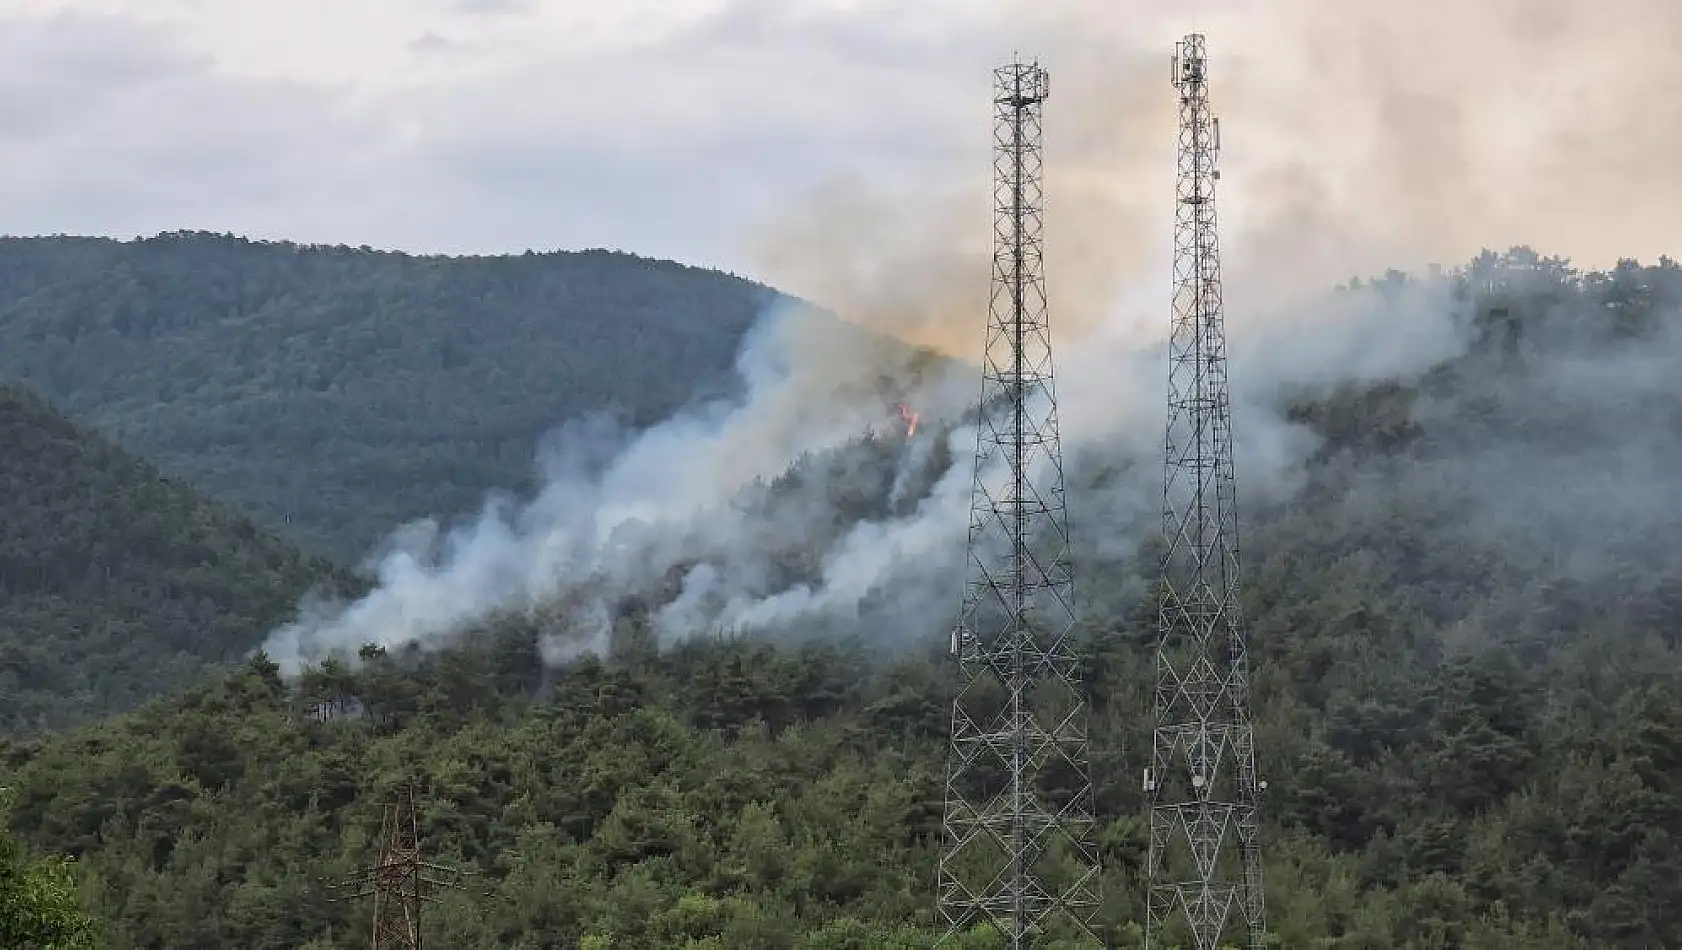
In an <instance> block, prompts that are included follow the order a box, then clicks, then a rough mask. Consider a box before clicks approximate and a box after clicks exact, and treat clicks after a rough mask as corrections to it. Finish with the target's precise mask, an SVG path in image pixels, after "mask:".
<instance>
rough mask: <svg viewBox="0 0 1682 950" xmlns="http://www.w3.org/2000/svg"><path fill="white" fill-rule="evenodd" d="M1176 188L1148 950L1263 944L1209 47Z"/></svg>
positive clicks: (1186, 86) (1184, 79)
mask: <svg viewBox="0 0 1682 950" xmlns="http://www.w3.org/2000/svg"><path fill="white" fill-rule="evenodd" d="M1173 78H1174V86H1175V88H1177V89H1178V90H1179V94H1180V143H1179V185H1178V193H1177V198H1178V201H1177V205H1176V215H1175V226H1174V325H1173V333H1172V336H1171V339H1170V343H1169V371H1168V426H1167V429H1168V433H1167V435H1168V438H1167V466H1166V478H1165V487H1164V492H1163V509H1162V511H1163V520H1162V528H1163V536H1164V541H1165V543H1166V552H1165V554H1164V556H1163V572H1162V586H1161V603H1160V608H1161V612H1160V635H1161V639H1160V640H1159V642H1158V645H1157V661H1156V698H1155V713H1156V716H1155V720H1156V732H1155V737H1154V742H1153V749H1152V756H1151V766H1150V768H1149V769H1147V770H1146V771H1145V781H1144V787H1145V796H1146V799H1147V801H1148V802H1149V806H1150V826H1151V842H1150V855H1149V858H1148V861H1147V865H1148V875H1149V878H1150V894H1149V912H1148V915H1147V921H1146V938H1145V945H1146V946H1147V947H1163V946H1168V945H1170V944H1172V943H1175V942H1178V941H1179V940H1184V939H1189V940H1190V941H1191V944H1192V946H1195V947H1196V948H1197V950H1215V948H1216V947H1218V946H1220V944H1221V940H1222V938H1223V936H1225V935H1227V934H1228V933H1229V932H1230V930H1234V929H1238V930H1241V931H1242V932H1243V933H1245V935H1246V938H1247V940H1248V945H1249V946H1250V947H1251V948H1260V947H1261V946H1262V939H1263V931H1264V929H1265V922H1266V921H1265V916H1266V915H1265V906H1264V904H1263V900H1262V882H1261V840H1260V825H1259V819H1258V814H1257V796H1258V792H1259V790H1260V787H1262V786H1260V785H1259V783H1258V782H1257V779H1256V761H1255V746H1254V742H1253V739H1252V736H1251V728H1250V713H1249V687H1250V671H1249V656H1248V652H1247V650H1248V648H1247V645H1246V642H1245V641H1246V632H1245V627H1244V618H1243V616H1242V615H1241V613H1240V611H1239V605H1238V580H1239V572H1238V523H1237V513H1236V504H1235V498H1236V493H1235V489H1234V485H1233V473H1232V419H1231V406H1230V402H1229V399H1228V396H1227V378H1226V331H1225V327H1224V326H1223V318H1222V315H1221V274H1220V252H1219V246H1218V244H1217V243H1216V239H1215V183H1216V182H1217V181H1218V180H1219V179H1220V172H1219V171H1217V170H1216V167H1215V163H1216V159H1217V158H1218V156H1219V153H1220V126H1219V124H1218V122H1217V120H1216V119H1214V118H1213V117H1212V116H1211V115H1210V112H1209V88H1208V60H1207V59H1206V58H1205V55H1204V38H1203V35H1202V34H1201V33H1192V34H1190V35H1188V36H1186V38H1185V39H1184V40H1182V41H1181V42H1180V43H1179V46H1178V48H1177V50H1176V52H1175V56H1174V63H1173Z"/></svg>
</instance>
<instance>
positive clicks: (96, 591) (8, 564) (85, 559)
mask: <svg viewBox="0 0 1682 950" xmlns="http://www.w3.org/2000/svg"><path fill="white" fill-rule="evenodd" d="M0 446H4V450H3V451H0V731H4V732H14V731H18V730H30V729H38V728H41V727H44V726H53V725H63V724H66V723H69V722H72V721H75V720H78V719H81V718H84V717H87V716H90V715H98V714H102V713H107V712H113V711H117V710H123V709H129V708H132V707H134V706H136V705H138V704H139V703H140V702H141V701H142V700H145V699H148V698H150V697H153V696H156V695H158V694H159V693H162V692H166V691H168V690H171V689H175V688H178V687H181V686H185V685H187V684H188V683H191V682H195V681H197V680H199V679H202V678H203V677H204V676H206V675H209V673H210V671H211V669H212V668H213V667H214V666H216V665H218V664H224V665H225V664H227V663H230V662H235V661H237V660H239V659H240V658H242V657H243V656H245V655H246V654H247V653H249V652H250V650H251V649H252V648H253V647H254V646H256V645H257V643H259V642H260V641H261V639H262V635H263V633H264V632H266V631H267V630H268V629H269V628H270V627H272V626H273V625H274V624H275V623H277V622H279V621H281V620H283V619H284V618H286V617H287V616H288V615H290V614H291V613H292V611H293V610H295V609H296V607H297V604H298V601H299V598H300V597H302V596H303V595H304V594H305V593H306V592H307V591H309V590H310V589H311V588H316V587H319V588H321V589H322V590H323V591H324V592H330V591H337V592H348V591H350V590H352V589H354V588H355V587H356V586H357V585H358V583H359V582H358V581H357V580H356V579H355V578H354V577H352V576H350V574H349V573H348V572H347V571H345V570H343V569H342V568H339V567H338V566H336V565H334V564H333V563H331V562H329V561H327V560H325V559H322V558H318V557H313V558H312V557H308V556H305V555H303V554H300V553H299V552H298V550H297V549H296V547H295V546H294V545H292V544H290V543H289V542H287V541H284V540H282V539H281V538H279V537H276V536H275V535H274V534H273V533H272V532H270V531H268V530H266V529H264V528H261V527H259V526H257V525H256V524H254V523H253V522H252V521H251V519H249V518H247V517H246V516H244V515H242V514H240V513H239V512H237V511H235V510H234V509H232V508H230V507H228V506H227V505H224V504H221V503H219V502H213V501H210V500H208V499H206V498H204V497H203V496H201V495H200V494H198V493H197V492H195V491H194V490H193V489H191V488H190V487H188V486H187V485H185V484H183V483H182V482H180V481H179V480H177V479H173V478H167V477H165V476H164V475H162V474H161V473H160V472H159V471H158V470H157V469H156V468H154V467H153V466H152V465H150V464H148V463H146V462H143V461H140V460H138V459H136V458H134V457H132V456H130V455H129V454H127V453H126V452H124V451H123V450H121V449H119V448H117V447H116V446H114V445H112V444H111V443H110V442H109V441H107V440H106V439H104V438H101V437H100V436H98V435H95V434H93V433H90V432H87V431H85V430H83V429H82V428H80V427H78V426H76V425H74V424H73V423H71V422H70V421H68V420H67V419H65V418H64V417H63V416H61V415H59V414H58V413H56V412H55V411H53V409H52V408H51V407H49V406H48V405H46V403H45V402H43V401H42V400H41V399H40V398H39V397H37V396H36V395H34V394H32V393H30V392H28V391H27V390H24V389H22V388H20V387H18V386H14V385H0Z"/></svg>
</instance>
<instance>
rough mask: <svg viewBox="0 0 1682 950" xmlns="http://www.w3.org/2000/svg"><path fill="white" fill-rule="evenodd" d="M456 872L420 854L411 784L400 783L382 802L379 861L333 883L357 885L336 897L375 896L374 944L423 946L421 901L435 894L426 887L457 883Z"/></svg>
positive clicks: (386, 949) (380, 949)
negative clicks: (391, 798)
mask: <svg viewBox="0 0 1682 950" xmlns="http://www.w3.org/2000/svg"><path fill="white" fill-rule="evenodd" d="M436 875H446V877H445V878H443V879H440V878H439V877H437V876H436ZM459 875H460V872H458V871H455V870H453V869H451V868H446V867H442V866H440V865H437V864H432V863H429V862H427V861H424V860H422V859H421V851H420V826H419V823H418V822H417V820H416V818H415V788H414V786H413V785H412V784H405V785H403V786H402V787H401V788H399V789H398V791H397V797H396V799H395V800H394V801H392V802H390V803H388V804H387V805H386V806H385V818H384V820H383V821H382V822H381V827H380V860H379V863H377V864H375V865H374V866H372V867H368V868H363V869H362V870H360V871H358V872H357V873H356V874H355V875H354V876H352V877H351V878H349V879H348V880H345V881H342V882H340V883H339V884H337V885H336V886H337V887H342V888H355V889H356V893H354V894H347V895H345V896H344V897H340V898H336V900H355V899H358V898H363V897H372V898H373V899H374V938H373V944H372V946H373V950H421V906H422V905H423V904H426V903H432V902H435V901H436V900H437V898H435V897H433V896H432V895H431V894H430V893H428V891H429V890H430V889H433V888H438V887H459V886H460V884H459Z"/></svg>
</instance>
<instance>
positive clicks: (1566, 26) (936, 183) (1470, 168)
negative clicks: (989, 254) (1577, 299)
mask: <svg viewBox="0 0 1682 950" xmlns="http://www.w3.org/2000/svg"><path fill="white" fill-rule="evenodd" d="M1183 6H1196V7H1197V8H1198V17H1199V19H1198V20H1194V21H1188V20H1187V19H1186V17H1185V15H1184V14H1183V13H1178V12H1176V11H1175V8H1176V7H1183ZM1382 6H1383V7H1387V8H1390V9H1385V10H1381V9H1380V7H1381V5H1379V4H1376V3H1372V4H1369V3H1368V2H1367V0H1203V2H1200V3H1198V4H1190V3H1175V2H1170V0H1104V2H1093V0H1035V2H1032V3H1027V2H1017V0H0V231H4V232H7V233H14V234H38V233H55V232H69V233H91V234H108V235H114V236H119V237H133V236H135V235H139V234H152V233H155V232H157V231H161V230H174V229H177V228H194V229H210V230H218V231H232V232H236V233H241V234H247V235H252V236H258V237H277V238H290V239H294V240H299V241H314V242H331V243H341V242H342V243H349V244H364V243H366V244H371V245H375V246H378V247H389V248H401V249H407V250H418V251H443V252H500V251H519V250H523V249H525V248H528V247H533V248H540V249H546V248H555V247H561V248H581V247H596V246H605V247H616V248H623V249H626V250H632V251H636V252H638V253H643V254H648V255H653V256H659V257H671V258H676V259H680V260H684V261H687V262H693V263H700V264H707V265H715V266H721V267H725V268H727V269H732V270H736V271H738V272H748V273H755V274H759V275H761V276H768V277H771V278H773V279H775V278H777V277H778V276H779V275H778V274H777V273H769V274H767V273H765V272H766V271H767V269H768V268H769V269H770V270H772V271H775V270H776V267H774V266H771V265H767V264H766V263H765V261H766V258H767V252H766V250H765V247H766V245H767V243H768V242H769V243H770V244H773V245H774V244H776V243H777V242H778V240H779V238H778V236H779V235H781V234H783V233H785V231H787V230H788V228H789V227H790V224H789V222H790V220H791V219H793V220H795V221H797V222H800V224H798V225H797V226H796V227H797V229H798V228H805V229H807V230H810V228H811V225H812V223H813V221H812V220H811V219H812V218H813V216H814V215H815V216H816V217H817V219H818V221H819V223H820V224H821V222H822V220H823V218H824V216H825V215H839V216H842V217H846V216H857V215H862V214H867V213H868V212H867V211H866V210H864V209H867V208H869V207H875V206H876V205H873V204H872V202H882V203H886V204H887V205H888V206H895V205H897V204H898V203H899V200H898V198H897V197H896V196H901V197H903V196H908V195H909V196H920V198H919V199H918V200H921V199H923V198H927V196H926V195H924V194H923V193H924V192H929V191H938V190H940V189H942V188H947V187H948V186H952V187H951V188H950V189H949V190H951V193H952V194H953V195H956V194H958V193H960V191H961V189H957V188H956V186H955V182H956V181H957V180H960V179H961V180H964V181H966V182H970V183H973V182H974V181H976V180H979V179H976V177H975V176H977V175H980V176H983V178H984V176H985V174H986V173H987V170H988V168H989V165H988V156H987V154H986V149H987V148H988V145H989V127H988V123H989V108H990V106H989V102H988V99H989V90H988V87H987V84H988V82H989V73H988V70H989V68H990V67H991V66H993V65H995V64H996V63H997V62H998V61H1000V60H1001V59H1008V58H1009V56H1010V55H1011V54H1012V52H1013V51H1014V50H1017V49H1020V50H1021V52H1022V53H1024V54H1025V55H1039V56H1041V57H1043V58H1044V59H1045V60H1046V62H1047V65H1048V66H1049V67H1050V69H1051V72H1052V103H1051V104H1050V105H1049V106H1048V118H1047V133H1046V134H1047V138H1048V143H1047V152H1048V162H1056V161H1058V160H1059V155H1060V154H1061V155H1063V156H1066V157H1067V159H1068V161H1067V163H1066V164H1065V165H1064V166H1063V167H1065V168H1067V169H1071V170H1073V169H1076V168H1077V167H1078V168H1079V170H1080V171H1081V172H1082V174H1083V175H1084V176H1085V178H1086V186H1092V185H1093V181H1095V180H1097V179H1105V181H1104V182H1102V183H1100V185H1101V187H1102V188H1105V189H1107V192H1106V193H1107V194H1108V195H1109V196H1110V198H1111V199H1113V201H1114V203H1115V206H1116V207H1117V208H1121V207H1123V206H1126V207H1127V208H1129V209H1133V210H1136V211H1137V214H1136V215H1134V216H1129V215H1127V214H1122V213H1119V212H1118V213H1117V214H1114V215H1110V216H1108V217H1104V218H1102V221H1103V222H1106V224H1105V225H1104V226H1105V227H1108V228H1110V229H1111V230H1121V229H1131V230H1132V231H1136V232H1138V233H1136V234H1131V235H1128V236H1115V237H1112V238H1106V239H1105V240H1113V241H1115V242H1116V247H1117V248H1128V247H1131V246H1132V245H1133V244H1134V243H1137V242H1140V241H1143V242H1144V243H1147V244H1149V243H1152V242H1153V241H1156V240H1157V239H1158V238H1161V237H1165V236H1166V234H1167V229H1168V226H1169V224H1168V222H1169V220H1170V218H1169V215H1170V213H1171V200H1170V199H1168V198H1167V197H1166V196H1167V195H1169V194H1171V192H1169V191H1164V190H1161V189H1162V188H1163V187H1164V183H1165V182H1166V181H1167V179H1166V176H1167V175H1168V174H1171V164H1170V163H1171V157H1172V155H1171V151H1170V150H1171V148H1172V135H1171V131H1170V127H1169V126H1167V125H1164V124H1163V122H1164V120H1165V119H1167V120H1171V118H1172V110H1171V107H1172V91H1171V89H1169V86H1168V69H1167V56H1168V53H1169V51H1170V50H1171V48H1172V45H1173V41H1174V39H1175V38H1176V37H1177V36H1178V35H1180V33H1181V32H1183V31H1184V30H1185V29H1188V28H1201V29H1206V30H1208V32H1209V33H1210V43H1211V49H1212V50H1213V51H1214V53H1215V55H1216V57H1217V61H1218V63H1219V64H1220V65H1223V66H1225V65H1226V64H1229V63H1230V64H1231V68H1230V70H1229V71H1228V72H1225V73H1222V72H1220V71H1217V73H1216V88H1215V94H1216V99H1217V106H1218V107H1222V108H1223V113H1222V114H1223V117H1224V119H1225V122H1224V124H1225V125H1226V126H1227V130H1228V134H1227V136H1226V140H1227V143H1226V148H1227V152H1228V155H1227V158H1226V160H1227V163H1228V167H1229V171H1228V175H1227V178H1226V181H1225V187H1226V188H1227V193H1228V194H1229V195H1231V197H1232V203H1231V207H1230V211H1231V218H1230V220H1232V222H1233V226H1232V227H1231V228H1230V229H1229V233H1230V234H1231V235H1232V239H1231V241H1230V242H1229V243H1236V244H1238V245H1239V253H1243V247H1244V246H1245V245H1246V244H1248V243H1258V244H1259V243H1260V242H1258V241H1257V240H1256V239H1257V237H1259V236H1260V235H1262V234H1264V233H1269V232H1271V233H1275V234H1288V235H1289V236H1290V240H1291V241H1308V240H1309V238H1307V237H1305V236H1304V235H1305V234H1309V233H1312V234H1320V235H1329V236H1330V237H1329V238H1322V239H1321V240H1320V241H1319V244H1318V245H1317V247H1318V249H1319V252H1321V253H1328V251H1327V248H1333V249H1336V250H1337V251H1338V253H1339V254H1342V252H1343V250H1345V249H1346V248H1347V246H1349V245H1351V244H1354V243H1359V242H1360V241H1365V242H1366V243H1367V244H1368V245H1371V246H1372V247H1374V248H1376V249H1377V251H1376V252H1375V253H1377V255H1378V256H1372V257H1370V259H1368V258H1349V259H1345V257H1342V256H1340V257H1338V260H1337V261H1336V264H1335V266H1334V268H1333V269H1336V268H1337V267H1347V266H1366V265H1369V264H1371V263H1372V262H1374V261H1378V260H1387V258H1385V257H1383V255H1386V254H1393V255H1395V256H1397V257H1398V258H1407V257H1409V256H1433V257H1437V258H1439V259H1448V260H1452V259H1453V256H1454V255H1456V254H1459V253H1461V252H1462V251H1466V250H1475V249H1476V248H1477V247H1478V246H1481V245H1483V244H1485V243H1499V242H1502V241H1507V240H1523V241H1530V242H1533V243H1536V244H1538V245H1543V249H1544V250H1550V251H1557V252H1560V253H1566V254H1571V255H1574V256H1577V257H1579V258H1582V259H1585V260H1587V261H1589V262H1591V263H1599V262H1602V261H1601V260H1598V259H1604V258H1607V257H1609V256H1616V255H1617V254H1620V253H1622V254H1631V255H1638V256H1643V257H1646V258H1649V259H1650V258H1652V257H1654V256H1656V255H1657V254H1658V253H1660V252H1664V251H1669V252H1671V253H1675V252H1676V250H1677V248H1676V246H1675V245H1676V244H1678V243H1682V242H1678V241H1677V240H1676V239H1677V237H1678V236H1679V234H1682V224H1679V221H1682V206H1679V204H1678V201H1677V196H1678V195H1682V186H1679V179H1682V176H1679V175H1678V174H1677V173H1676V172H1674V171H1672V169H1673V168H1674V167H1676V164H1677V161H1678V158H1677V152H1676V150H1675V149H1674V148H1673V145H1674V144H1675V143H1676V142H1677V141H1678V140H1679V139H1682V131H1679V129H1682V121H1678V120H1679V119H1682V116H1679V115H1678V111H1677V110H1678V108H1679V107H1678V105H1677V103H1679V102H1682V73H1679V71H1678V69H1677V67H1676V66H1674V65H1672V61H1673V60H1675V59H1676V57H1674V55H1673V53H1674V48H1675V47H1676V46H1677V44H1678V43H1679V42H1682V36H1679V35H1678V32H1677V29H1678V24H1679V23H1682V16H1679V15H1678V14H1677V8H1679V7H1682V4H1678V3H1675V2H1674V0H1602V2H1600V3H1596V4H1593V5H1589V4H1583V3H1576V2H1566V0H1522V2H1521V0H1455V2H1450V0H1417V2H1414V3H1407V4H1384V5H1382ZM1357 10H1358V11H1359V12H1358V13H1357V12H1355V11H1357ZM1220 57H1226V59H1225V60H1224V61H1222V60H1220ZM1112 74H1113V75H1112ZM1146 80H1148V82H1147V81H1146ZM1223 81H1224V82H1225V83H1226V85H1224V86H1223V85H1221V83H1222V82H1223ZM1058 109H1063V110H1064V111H1063V112H1062V113H1059V112H1058V111H1057V110H1058ZM1497 120H1498V121H1497ZM1060 123H1061V124H1060ZM1128 135H1131V136H1132V138H1131V139H1129V138H1127V136H1128ZM1118 142H1120V143H1122V144H1121V145H1118V144H1117V143H1118ZM1059 149H1062V152H1061V153H1059V151H1058V150H1059ZM1106 163H1108V164H1106ZM1110 165H1113V166H1114V174H1113V175H1111V174H1110V173H1109V172H1108V171H1106V169H1107V168H1108V167H1110ZM1076 177H1077V176H1075V175H1069V176H1068V178H1069V180H1070V182H1073V183H1072V184H1068V185H1066V186H1063V185H1059V186H1058V187H1062V188H1064V190H1063V191H1062V192H1059V191H1058V188H1057V187H1054V188H1052V189H1051V192H1050V194H1051V201H1052V207H1053V215H1052V217H1051V218H1050V222H1051V226H1052V227H1056V224H1057V221H1058V218H1057V217H1056V214H1055V212H1056V209H1057V208H1058V207H1060V206H1059V205H1058V204H1057V201H1058V200H1059V195H1060V194H1061V195H1062V197H1063V204H1062V205H1061V207H1065V208H1066V207H1069V206H1070V205H1081V204H1084V203H1085V197H1084V193H1083V192H1081V191H1080V190H1079V188H1080V187H1082V186H1081V185H1080V183H1079V182H1075V179H1076ZM838 182H839V183H851V184H848V185H844V186H838V185H837V183H838ZM860 183H863V184H860ZM1053 184H1056V183H1055V182H1054V183H1053ZM838 187H839V189H840V190H839V191H838V190H837V189H838ZM814 196H822V197H821V199H820V198H818V197H814ZM855 198H856V200H855ZM867 199H868V200H867ZM934 204H935V202H932V201H931V202H929V206H930V207H931V208H932V207H933V206H934ZM920 207H921V206H919V205H917V202H916V200H913V201H912V210H910V211H904V210H902V211H901V212H899V213H901V214H911V215H916V214H919V213H921V212H920V211H919V210H918V209H919V208H920ZM965 207H967V206H965ZM972 210H973V211H974V212H975V214H976V215H977V217H975V219H974V220H975V221H979V223H980V228H979V229H977V230H978V232H979V234H980V235H981V237H982V239H983V240H985V238H986V236H987V233H988V232H987V229H986V215H987V213H988V209H987V207H986V205H985V203H984V202H977V203H976V207H975V208H974V209H972ZM931 213H932V212H931ZM1392 219H1394V220H1393V221H1392ZM1451 219H1452V222H1451ZM964 220H965V221H966V224H965V225H964V226H963V227H962V228H960V230H961V231H963V232H964V233H968V229H969V223H967V222H969V221H970V219H964ZM893 227H894V229H895V230H896V231H902V230H905V229H907V228H909V229H911V230H918V229H920V228H922V225H921V224H919V223H916V222H911V223H907V222H904V221H901V222H899V223H898V224H895V225H894V226H893ZM929 231H930V235H931V236H930V238H929V240H944V238H937V237H934V236H933V235H935V234H940V233H944V232H942V230H941V229H940V228H931V229H929ZM850 233H851V234H852V235H853V237H851V238H849V237H848V236H847V235H845V234H843V235H841V236H840V237H838V238H837V240H842V241H845V240H858V241H863V242H871V241H875V242H876V243H880V241H879V239H880V237H881V232H880V230H873V229H872V228H871V227H870V226H864V227H860V228H856V229H854V230H853V231H852V232H850ZM1141 235H1148V236H1149V240H1146V238H1145V237H1141ZM1357 238H1358V239H1359V240H1357ZM1274 243H1275V244H1276V245H1280V243H1281V242H1280V241H1275V242H1274ZM1095 246H1099V247H1102V248H1103V249H1104V253H1109V246H1108V245H1105V244H1099V245H1095ZM1281 246H1282V245H1281ZM831 250H832V249H823V250H822V254H820V255H819V256H827V255H828V254H829V253H831ZM833 252H834V253H835V254H838V255H842V256H845V255H848V254H853V255H856V254H860V253H865V252H863V251H861V250H859V249H856V248H853V249H847V248H841V249H833ZM1116 253H1118V254H1120V253H1122V252H1121V251H1120V250H1117V252H1116ZM1098 256H1099V257H1101V256H1102V255H1098ZM1397 262H1398V263H1403V264H1407V263H1412V261H1411V260H1401V259H1399V260H1398V261H1397ZM795 270H800V268H795ZM800 276H801V275H798V274H796V275H794V276H793V279H796V280H798V279H799V278H800ZM807 276H808V277H809V276H810V275H807ZM811 282H812V283H814V284H816V285H822V284H823V280H822V279H821V278H812V279H811ZM796 289H799V288H796Z"/></svg>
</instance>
